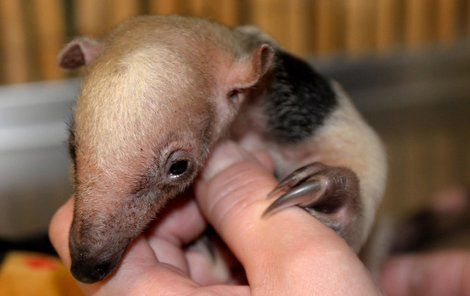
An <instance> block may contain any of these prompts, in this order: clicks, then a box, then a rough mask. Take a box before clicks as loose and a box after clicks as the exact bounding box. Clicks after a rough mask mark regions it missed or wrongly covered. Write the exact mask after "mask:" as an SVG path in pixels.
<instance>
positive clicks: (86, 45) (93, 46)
mask: <svg viewBox="0 0 470 296" xmlns="http://www.w3.org/2000/svg"><path fill="white" fill-rule="evenodd" d="M101 48H102V45H101V43H100V42H98V41H96V40H92V39H89V38H85V37H78V38H75V39H73V40H72V41H70V42H69V43H68V44H67V45H66V46H65V47H64V48H63V49H62V51H61V52H60V53H59V56H58V63H59V66H60V67H61V68H63V69H67V70H76V69H78V68H80V67H82V66H86V65H88V64H89V63H90V62H92V61H93V60H94V59H95V58H96V57H97V56H98V55H99V54H100V53H101Z"/></svg>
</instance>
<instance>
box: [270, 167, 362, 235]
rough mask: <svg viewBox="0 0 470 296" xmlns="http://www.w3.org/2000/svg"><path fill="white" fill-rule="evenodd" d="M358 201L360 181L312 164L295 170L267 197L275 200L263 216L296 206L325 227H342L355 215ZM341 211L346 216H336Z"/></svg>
mask: <svg viewBox="0 0 470 296" xmlns="http://www.w3.org/2000/svg"><path fill="white" fill-rule="evenodd" d="M358 197H359V181H358V178H357V176H356V174H355V173H354V172H353V171H351V170H350V169H347V168H343V167H331V166H327V165H324V164H322V163H319V162H315V163H312V164H309V165H306V166H304V167H302V168H300V169H298V170H295V171H294V172H293V173H291V174H290V175H288V176H287V177H286V178H284V179H283V180H282V181H281V182H280V183H279V185H278V186H277V187H276V188H274V190H273V191H271V193H269V194H268V198H276V200H275V201H274V202H273V203H272V204H271V205H270V206H269V207H268V208H267V209H266V210H265V211H264V213H263V216H266V215H267V214H273V213H275V212H278V211H280V210H282V209H285V208H288V207H291V206H299V207H301V208H304V209H305V210H307V211H308V212H309V213H310V214H312V215H313V216H315V217H317V218H319V219H320V220H322V222H324V223H325V224H328V225H333V224H334V225H340V226H341V225H343V226H344V225H346V224H347V223H349V221H350V219H352V218H353V217H354V216H355V215H356V214H357V212H358V206H359V199H358ZM342 209H344V211H341V212H342V213H345V215H339V216H338V215H335V214H336V213H338V212H340V210H342Z"/></svg>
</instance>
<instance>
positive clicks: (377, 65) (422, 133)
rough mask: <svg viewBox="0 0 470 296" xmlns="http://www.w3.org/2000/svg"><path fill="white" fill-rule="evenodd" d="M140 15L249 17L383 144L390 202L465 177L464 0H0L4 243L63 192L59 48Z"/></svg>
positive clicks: (41, 216) (38, 227)
mask: <svg viewBox="0 0 470 296" xmlns="http://www.w3.org/2000/svg"><path fill="white" fill-rule="evenodd" d="M142 14H162V15H164V14H182V15H191V16H198V17H205V18H209V19H212V20H215V21H218V22H221V23H223V24H225V25H228V26H237V25H242V24H254V25H257V26H259V27H261V28H262V29H263V30H265V31H266V32H268V33H269V34H271V35H272V36H273V37H274V38H275V39H276V40H278V42H279V43H280V44H281V45H282V46H283V47H285V48H286V49H288V50H289V51H291V52H294V53H296V54H297V55H300V56H302V57H305V58H307V59H309V61H311V62H312V64H313V65H314V66H315V67H316V68H317V69H318V70H319V71H321V72H322V73H324V74H326V75H327V76H329V77H332V78H335V79H336V80H338V81H339V82H340V83H342V84H343V85H344V86H345V88H346V90H347V91H349V93H350V94H351V95H352V97H353V100H354V102H355V103H356V105H357V106H358V108H359V109H360V110H361V112H362V113H363V114H364V116H365V117H366V119H367V120H368V122H369V123H370V124H371V125H372V126H373V127H374V128H375V129H376V130H377V131H378V133H379V134H380V136H381V137H382V139H383V140H384V142H385V144H386V147H387V150H388V157H389V165H390V173H389V175H390V177H389V182H388V187H387V193H386V197H387V201H386V202H385V207H386V208H388V209H390V210H391V211H393V212H396V213H398V214H399V215H405V214H406V213H409V212H411V211H415V210H416V209H418V208H420V207H422V206H423V205H424V204H426V202H427V201H428V200H429V199H430V198H431V197H432V196H434V195H435V192H437V191H439V190H442V189H445V188H449V187H452V188H455V186H468V185H469V184H470V149H469V146H470V0H193V1H190V0H187V1H185V0H140V1H138V0H114V1H113V0H75V1H74V0H0V84H1V87H0V238H1V239H2V240H4V241H5V242H4V243H3V245H4V246H9V247H11V246H15V244H16V242H17V241H18V240H28V239H31V237H40V238H41V237H43V238H44V236H43V234H44V233H45V231H46V229H47V224H48V221H49V219H50V217H51V215H52V214H53V212H54V211H55V209H56V208H57V207H58V206H59V205H60V204H61V203H62V202H63V201H64V200H65V199H66V198H67V197H68V194H69V193H70V192H71V187H70V182H69V177H68V167H69V160H68V155H67V150H66V137H67V133H66V129H67V127H66V123H67V121H68V120H69V118H70V114H71V111H72V106H73V104H74V100H75V98H76V95H77V93H78V90H79V79H78V78H76V77H75V74H70V73H66V72H64V71H62V70H60V69H59V68H58V67H57V64H56V56H57V53H58V52H59V51H60V49H61V48H62V46H63V45H64V44H65V43H66V42H68V41H69V40H71V39H72V38H73V37H74V36H77V35H86V36H89V37H96V38H99V37H101V36H103V35H104V34H105V33H106V32H108V31H109V30H110V29H112V28H113V27H114V26H116V24H118V23H120V22H121V21H123V20H125V19H126V18H129V17H132V16H136V15H142ZM357 140H358V141H360V140H361V139H357ZM42 242H43V243H44V244H47V243H46V242H45V241H44V240H42ZM38 244H39V243H38ZM0 245H1V244H0Z"/></svg>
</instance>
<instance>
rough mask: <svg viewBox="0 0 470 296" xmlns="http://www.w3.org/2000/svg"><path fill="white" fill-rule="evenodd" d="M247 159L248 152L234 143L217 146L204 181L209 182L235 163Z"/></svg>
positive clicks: (211, 156)
mask: <svg viewBox="0 0 470 296" xmlns="http://www.w3.org/2000/svg"><path fill="white" fill-rule="evenodd" d="M247 158H248V154H247V153H246V151H245V150H243V148H241V147H240V146H239V145H237V144H235V143H234V142H232V141H226V142H223V143H220V144H217V146H216V147H215V148H214V150H213V151H212V152H211V155H210V157H209V160H208V161H207V163H206V167H205V168H204V171H203V174H202V179H203V180H209V179H211V178H213V177H214V176H215V175H217V174H218V173H220V172H221V171H223V170H224V169H226V168H228V167H229V166H231V165H233V164H234V163H237V162H239V161H242V160H245V159H247Z"/></svg>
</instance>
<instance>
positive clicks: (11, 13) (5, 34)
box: [0, 0, 30, 83]
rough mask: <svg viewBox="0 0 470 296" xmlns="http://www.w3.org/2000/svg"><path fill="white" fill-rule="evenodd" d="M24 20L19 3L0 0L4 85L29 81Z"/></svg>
mask: <svg viewBox="0 0 470 296" xmlns="http://www.w3.org/2000/svg"><path fill="white" fill-rule="evenodd" d="M24 20H25V17H24V10H23V8H22V6H21V2H20V1H11V0H0V30H1V31H0V32H1V36H0V38H1V39H0V40H1V46H2V51H1V53H2V57H1V63H0V65H1V66H2V68H1V69H2V72H3V73H2V78H3V82H4V83H19V82H26V81H28V79H29V74H28V69H29V62H30V61H29V52H28V42H27V40H28V36H27V35H26V29H25V23H24Z"/></svg>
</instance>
